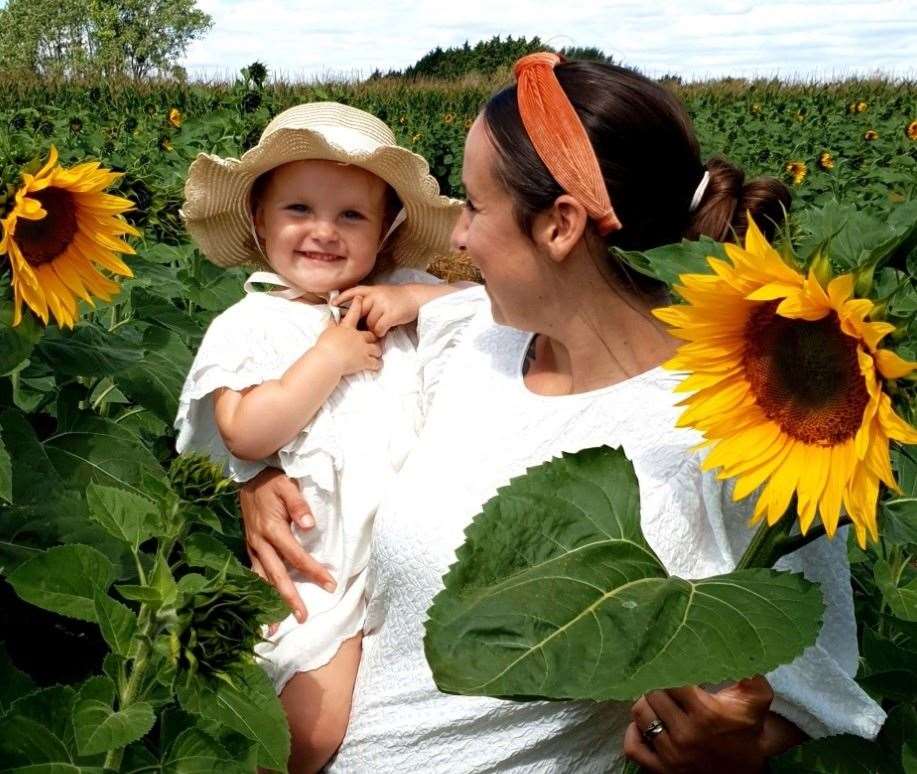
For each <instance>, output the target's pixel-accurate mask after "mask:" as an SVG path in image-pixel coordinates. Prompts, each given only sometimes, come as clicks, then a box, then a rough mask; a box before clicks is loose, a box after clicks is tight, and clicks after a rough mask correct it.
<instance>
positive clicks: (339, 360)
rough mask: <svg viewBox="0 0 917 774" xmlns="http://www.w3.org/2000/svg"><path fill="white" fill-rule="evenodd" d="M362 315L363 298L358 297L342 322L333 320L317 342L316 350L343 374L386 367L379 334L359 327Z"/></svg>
mask: <svg viewBox="0 0 917 774" xmlns="http://www.w3.org/2000/svg"><path fill="white" fill-rule="evenodd" d="M362 315H363V309H362V303H361V299H360V297H359V296H357V297H356V298H355V299H354V300H353V302H352V303H351V304H350V309H348V310H347V314H346V315H344V318H343V319H342V320H341V323H340V325H335V324H334V323H333V322H331V323H329V325H328V327H327V328H325V330H324V331H322V334H321V336H319V337H318V341H317V342H315V347H314V349H316V350H318V351H319V352H321V353H322V354H324V355H325V356H326V357H327V358H328V359H329V360H330V361H331V362H332V363H333V364H334V366H335V367H336V368H338V369H339V370H340V372H341V376H347V375H348V374H355V373H357V372H358V371H378V370H379V369H380V368H382V360H381V357H382V347H380V346H379V344H378V339H377V338H376V335H375V334H374V333H372V332H371V331H358V330H357V323H358V322H359V321H360V317H361V316H362Z"/></svg>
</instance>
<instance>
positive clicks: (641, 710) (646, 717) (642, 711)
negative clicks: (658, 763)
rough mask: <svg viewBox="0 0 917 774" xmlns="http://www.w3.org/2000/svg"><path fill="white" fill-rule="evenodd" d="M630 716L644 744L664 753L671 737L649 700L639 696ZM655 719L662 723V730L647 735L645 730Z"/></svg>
mask: <svg viewBox="0 0 917 774" xmlns="http://www.w3.org/2000/svg"><path fill="white" fill-rule="evenodd" d="M630 714H631V716H632V717H633V719H634V723H636V724H637V728H638V729H640V736H641V737H642V739H643V742H644V744H646V746H647V747H649V748H650V749H652V750H655V751H656V752H657V753H659V754H661V755H664V754H665V752H666V751H667V750H668V748H669V746H670V745H671V739H670V738H669V735H668V734H667V733H666V730H665V723H663V721H661V720H660V718H659V716H658V715H657V714H656V712H655V711H654V710H653V708H652V707H651V706H650V704H649V702H648V701H647V700H646V697H645V696H641V697H640V698H639V699H637V701H636V702H635V703H634V706H633V707H632V708H631V711H630ZM655 721H659V722H660V723H663V725H662V728H663V730H662V732H661V733H656V734H652V735H650V736H647V734H646V731H647V729H648V728H650V727H651V726H652V725H653V724H654V722H655Z"/></svg>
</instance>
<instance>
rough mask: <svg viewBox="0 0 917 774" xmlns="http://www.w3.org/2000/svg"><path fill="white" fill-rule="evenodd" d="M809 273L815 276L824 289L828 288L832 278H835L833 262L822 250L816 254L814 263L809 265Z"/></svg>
mask: <svg viewBox="0 0 917 774" xmlns="http://www.w3.org/2000/svg"><path fill="white" fill-rule="evenodd" d="M809 271H811V272H812V273H813V274H814V275H815V279H817V280H818V284H819V285H821V286H822V287H823V288H827V287H828V283H829V282H831V278H832V277H833V276H834V272H833V271H832V269H831V261H830V259H829V258H828V256H827V255H825V253H824V252H822V251H821V250H819V251H818V253H816V255H815V258H813V259H812V263H810V264H809Z"/></svg>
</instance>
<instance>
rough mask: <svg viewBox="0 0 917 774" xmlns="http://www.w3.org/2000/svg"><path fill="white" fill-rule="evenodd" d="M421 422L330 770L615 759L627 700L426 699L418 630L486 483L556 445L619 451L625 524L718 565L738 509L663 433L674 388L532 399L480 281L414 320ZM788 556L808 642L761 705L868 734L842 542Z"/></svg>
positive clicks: (601, 764)
mask: <svg viewBox="0 0 917 774" xmlns="http://www.w3.org/2000/svg"><path fill="white" fill-rule="evenodd" d="M418 331H419V337H420V343H419V349H418V352H419V354H420V357H421V362H422V374H423V377H424V384H423V393H424V394H423V403H424V406H425V425H424V427H423V430H422V432H421V434H420V439H419V442H418V445H417V447H416V448H415V449H414V451H413V452H412V453H411V454H410V455H409V457H408V459H407V461H406V462H405V464H404V466H403V468H402V469H401V472H400V473H399V475H398V477H397V479H396V481H395V483H394V484H393V486H392V488H391V489H390V491H389V493H388V494H387V496H386V498H385V500H384V501H383V503H382V504H381V506H380V508H379V511H378V513H377V516H376V522H375V527H374V530H373V542H372V550H371V558H370V571H369V579H368V593H369V608H368V611H367V619H366V624H365V626H364V639H363V661H362V664H361V667H360V672H359V676H358V679H357V687H356V690H355V696H354V705H353V711H352V714H351V721H350V727H349V729H348V732H347V737H346V739H345V741H344V744H343V746H342V748H341V751H340V753H339V755H338V757H337V759H336V760H335V761H334V762H333V764H332V770H333V771H335V772H370V771H399V772H498V771H499V772H574V771H575V772H604V771H609V770H618V769H619V768H620V767H621V766H623V755H622V751H621V747H622V737H623V733H624V729H625V728H626V726H627V724H628V722H629V720H630V716H629V704H628V703H614V702H608V703H591V702H530V703H515V702H510V701H500V700H494V699H488V698H481V697H462V696H451V695H445V694H441V693H439V692H437V690H436V687H435V685H434V683H433V680H432V677H431V675H430V671H429V668H428V666H427V664H426V661H425V659H424V653H423V644H422V640H423V621H424V619H425V617H426V610H427V608H428V606H429V604H430V602H431V600H432V598H433V596H434V595H435V594H436V592H437V591H438V590H439V589H440V588H441V587H442V581H441V578H442V575H443V574H444V573H445V572H446V570H447V569H448V567H449V565H450V564H452V562H454V561H455V549H456V548H457V547H458V546H459V545H461V544H462V542H463V532H464V530H465V528H466V527H467V526H468V524H469V522H470V521H471V519H472V518H473V516H474V515H475V514H477V513H478V512H479V511H480V508H481V506H482V504H483V503H484V502H485V501H487V500H488V499H489V498H491V497H492V496H493V495H494V494H495V493H496V489H497V487H499V486H501V485H504V484H505V483H506V482H507V481H508V480H509V479H510V478H511V477H513V476H518V475H520V474H522V473H524V471H525V469H526V468H527V467H530V466H532V465H535V464H538V463H541V462H543V461H545V460H547V459H550V458H551V457H554V456H557V455H558V454H560V452H562V451H568V452H575V451H578V450H580V449H583V448H586V447H592V446H598V445H601V444H609V445H611V446H618V445H621V446H623V448H624V450H625V452H626V453H627V456H628V457H629V458H630V459H631V460H633V462H634V467H635V470H636V473H637V477H638V480H639V483H640V495H641V524H642V527H643V530H644V533H645V535H646V537H647V540H648V541H649V543H650V545H651V546H652V547H653V549H654V550H655V551H656V553H657V554H658V556H659V557H660V559H661V560H662V561H663V562H664V563H665V565H666V567H667V568H668V569H669V570H670V571H671V572H673V573H676V574H678V575H681V576H682V577H687V578H697V577H703V576H707V575H713V574H718V573H722V572H728V571H729V570H730V569H732V567H733V566H734V564H735V562H736V560H737V558H738V557H739V556H740V555H741V551H742V549H743V548H744V547H745V545H746V543H747V542H748V540H749V539H750V537H751V534H752V531H751V530H749V529H748V527H747V519H746V516H747V508H748V504H747V503H740V504H738V505H736V504H733V503H732V502H731V498H730V497H729V496H728V493H727V492H726V491H725V490H724V488H723V486H722V485H721V484H720V483H718V482H717V481H716V480H715V478H714V476H713V475H712V474H706V475H705V474H702V473H701V471H700V468H699V465H698V458H697V456H696V455H692V454H691V453H690V452H689V449H690V448H691V447H692V446H693V445H695V444H696V443H697V441H698V437H697V435H696V434H695V433H694V432H693V431H690V430H685V429H681V430H679V429H676V428H675V419H676V416H677V415H678V412H679V409H677V408H676V407H675V406H674V403H675V402H676V400H677V398H676V397H675V396H674V394H673V392H672V387H673V386H674V385H675V384H676V381H677V379H676V377H675V376H673V375H672V374H670V373H668V372H666V371H664V370H662V369H654V370H651V371H648V372H646V373H644V374H641V375H639V376H636V377H634V378H632V379H629V380H627V381H624V382H622V383H619V384H616V385H613V386H610V387H606V388H604V389H599V390H595V391H593V392H589V393H584V394H579V395H564V396H554V397H546V396H539V395H536V394H534V393H532V392H530V391H529V390H528V389H527V388H526V386H525V384H524V382H523V380H522V374H521V366H522V362H523V357H524V353H525V351H526V348H527V346H528V344H529V341H530V335H529V334H526V333H523V332H520V331H517V330H514V329H512V328H507V327H503V326H499V325H496V324H495V323H494V322H493V319H492V316H491V313H490V304H489V302H488V301H487V298H486V295H485V294H484V292H483V290H482V289H480V288H477V289H472V290H466V291H463V292H460V293H455V294H453V295H450V296H446V297H443V298H441V299H437V300H436V301H434V302H432V303H430V304H428V305H426V306H425V307H424V308H423V309H422V311H421V316H420V320H419V328H418ZM803 553H804V554H805V556H804V557H803V556H798V555H797V556H794V557H792V561H793V563H795V564H796V565H797V566H802V567H804V568H805V571H806V574H807V575H809V576H810V577H813V578H817V579H818V580H821V581H822V582H823V583H824V590H825V595H826V598H827V600H828V603H829V609H828V612H827V622H826V624H825V627H824V629H823V632H822V635H821V636H820V638H819V641H818V644H817V645H816V646H813V648H811V649H809V650H808V651H807V652H806V653H805V654H803V656H801V657H800V658H799V659H798V660H797V661H796V662H794V663H793V664H791V665H789V666H786V667H782V668H780V669H778V670H776V671H775V672H773V673H772V674H770V675H769V676H768V677H769V679H770V680H771V682H772V683H773V685H774V687H775V689H776V691H777V693H778V696H779V698H778V702H777V703H776V705H775V708H776V709H777V710H778V711H780V712H782V713H784V714H786V715H787V716H788V717H790V718H792V720H794V721H795V722H797V723H798V724H799V725H800V726H801V727H802V728H803V729H804V730H806V731H807V732H809V733H812V734H815V735H821V734H824V733H828V732H830V733H838V732H846V731H849V732H852V733H856V734H861V735H864V736H869V737H871V736H874V735H875V734H876V732H877V731H878V729H879V727H880V725H881V723H882V720H883V718H884V715H883V713H882V710H881V709H880V708H879V707H878V705H876V704H875V703H874V702H873V701H872V700H871V699H869V697H868V696H866V694H865V693H863V691H862V690H861V689H860V688H859V687H858V686H857V685H856V684H855V682H854V681H853V679H852V675H853V672H854V671H855V669H856V640H855V636H856V633H855V625H854V618H853V608H852V601H851V591H850V583H849V574H848V568H847V564H846V558H845V556H846V554H845V552H844V546H843V539H841V540H837V541H835V542H834V543H833V544H829V545H825V544H823V542H821V543H818V542H817V543H815V544H813V545H812V546H811V547H810V548H808V549H807V550H806V551H805V552H803Z"/></svg>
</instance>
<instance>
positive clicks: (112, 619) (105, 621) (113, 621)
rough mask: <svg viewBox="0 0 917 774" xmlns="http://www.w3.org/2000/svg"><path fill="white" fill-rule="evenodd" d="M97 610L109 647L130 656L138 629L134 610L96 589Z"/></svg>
mask: <svg viewBox="0 0 917 774" xmlns="http://www.w3.org/2000/svg"><path fill="white" fill-rule="evenodd" d="M95 610H96V620H97V621H98V622H99V628H100V629H101V630H102V637H104V638H105V642H107V643H108V647H110V648H111V649H112V652H113V653H117V654H118V655H119V656H125V657H127V656H130V644H131V638H132V637H133V636H134V633H135V632H136V631H137V616H135V615H134V612H133V611H132V610H131V609H130V608H129V607H127V605H122V604H121V603H120V602H118V601H116V600H114V599H112V598H111V597H110V596H108V594H103V593H102V592H100V591H96V595H95Z"/></svg>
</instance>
